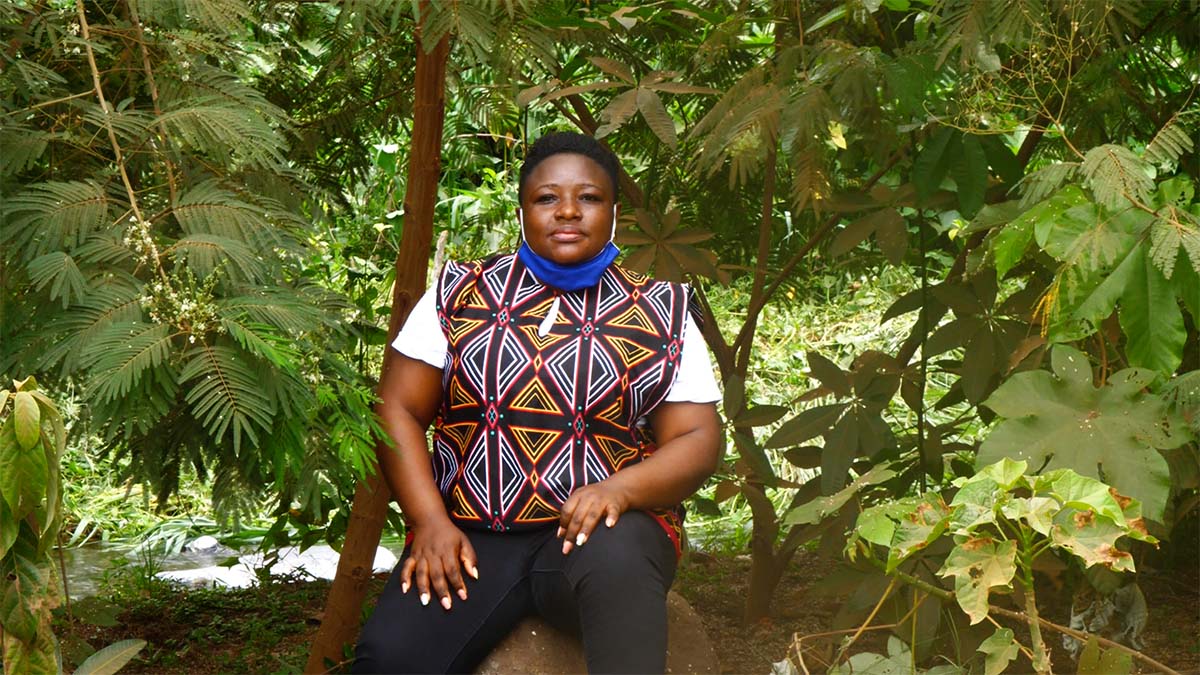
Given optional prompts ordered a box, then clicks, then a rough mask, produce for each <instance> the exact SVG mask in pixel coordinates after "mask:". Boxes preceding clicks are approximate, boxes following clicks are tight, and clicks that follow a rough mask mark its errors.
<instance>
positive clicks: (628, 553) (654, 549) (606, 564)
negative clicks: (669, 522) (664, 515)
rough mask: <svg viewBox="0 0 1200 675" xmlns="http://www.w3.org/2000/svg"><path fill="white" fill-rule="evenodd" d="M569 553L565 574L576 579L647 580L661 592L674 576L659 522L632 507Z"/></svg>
mask: <svg viewBox="0 0 1200 675" xmlns="http://www.w3.org/2000/svg"><path fill="white" fill-rule="evenodd" d="M569 555H571V556H577V559H576V560H574V561H571V562H570V563H569V564H568V568H569V571H568V572H567V575H568V577H574V579H573V580H574V581H576V582H577V583H580V582H584V581H585V580H591V581H593V582H597V581H599V582H608V583H622V584H629V583H631V582H632V583H637V582H638V581H639V580H640V581H641V582H643V583H649V584H651V585H654V586H661V588H662V591H663V593H664V594H665V593H666V589H667V588H668V587H670V585H671V581H672V580H673V579H674V576H675V562H676V561H675V549H674V546H673V545H672V543H671V541H670V539H668V537H667V534H666V532H665V531H664V530H663V529H662V526H660V525H659V524H658V522H657V521H656V520H654V519H653V518H652V517H650V516H649V515H647V514H645V513H642V512H640V511H633V512H629V513H626V514H624V515H622V516H621V518H620V519H619V520H618V521H617V523H616V524H615V525H614V526H613V527H611V528H608V527H605V526H604V525H603V524H601V525H600V526H599V527H597V528H596V531H594V532H593V533H592V536H591V538H589V540H588V542H587V543H586V544H585V545H584V546H580V547H578V548H576V549H575V550H573V551H572V552H571V553H570V554H569Z"/></svg>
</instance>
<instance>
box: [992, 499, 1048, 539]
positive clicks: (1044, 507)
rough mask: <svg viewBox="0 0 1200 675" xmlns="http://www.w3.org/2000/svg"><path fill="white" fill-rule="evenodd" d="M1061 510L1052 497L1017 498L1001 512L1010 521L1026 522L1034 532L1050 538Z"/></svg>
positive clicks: (1008, 502) (1004, 506)
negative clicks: (1051, 530)
mask: <svg viewBox="0 0 1200 675" xmlns="http://www.w3.org/2000/svg"><path fill="white" fill-rule="evenodd" d="M1059 509H1060V505H1059V503H1058V502H1057V501H1055V500H1054V499H1053V498H1051V497H1017V498H1013V499H1010V500H1008V501H1006V502H1005V503H1004V505H1003V506H1001V507H1000V512H1001V513H1002V514H1004V517H1005V518H1008V519H1009V520H1014V521H1015V520H1024V521H1025V522H1026V524H1028V525H1029V527H1031V528H1033V531H1034V532H1037V533H1038V534H1041V535H1042V536H1047V537H1048V536H1050V529H1051V527H1052V525H1053V518H1054V514H1056V513H1058V511H1059Z"/></svg>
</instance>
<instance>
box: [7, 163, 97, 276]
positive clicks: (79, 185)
mask: <svg viewBox="0 0 1200 675" xmlns="http://www.w3.org/2000/svg"><path fill="white" fill-rule="evenodd" d="M108 208H109V203H108V196H107V195H106V194H105V190H104V188H103V187H102V186H101V185H100V184H99V183H96V182H93V181H71V182H57V181H51V182H45V183H39V184H37V185H34V186H33V187H31V188H29V189H28V190H25V191H24V192H21V193H18V194H16V195H14V196H12V197H11V198H9V199H6V200H5V202H4V205H3V214H4V224H3V229H2V230H0V242H3V243H4V244H5V245H6V246H13V247H15V248H16V249H17V250H18V251H19V252H20V253H21V254H22V255H24V256H26V257H30V258H32V257H34V256H39V255H44V254H46V253H49V252H50V251H54V250H61V249H66V248H73V247H75V246H78V245H79V244H81V243H83V241H84V240H85V239H87V238H88V237H89V236H90V235H91V234H92V233H93V232H95V231H96V230H99V229H100V228H102V227H104V226H105V225H106V224H108Z"/></svg>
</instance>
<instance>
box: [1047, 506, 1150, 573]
mask: <svg viewBox="0 0 1200 675" xmlns="http://www.w3.org/2000/svg"><path fill="white" fill-rule="evenodd" d="M1127 531H1128V528H1126V527H1122V526H1120V525H1118V524H1117V523H1114V522H1113V521H1112V519H1111V518H1107V517H1105V516H1102V515H1100V514H1098V513H1096V512H1095V511H1092V510H1090V509H1076V508H1069V507H1068V508H1064V509H1062V510H1061V511H1059V512H1058V513H1057V514H1056V515H1055V516H1054V525H1053V527H1051V528H1050V540H1051V541H1053V542H1054V543H1055V544H1056V545H1058V546H1060V547H1062V548H1065V549H1067V550H1068V551H1070V552H1071V553H1074V554H1075V555H1076V556H1078V557H1079V558H1081V559H1082V560H1083V562H1084V564H1085V565H1086V566H1088V567H1091V566H1092V565H1104V566H1105V567H1108V568H1110V569H1113V570H1116V571H1120V572H1132V571H1134V565H1133V556H1132V555H1130V554H1129V553H1128V552H1127V551H1122V550H1121V549H1119V548H1117V540H1118V539H1120V538H1121V537H1123V536H1125V535H1126V534H1127Z"/></svg>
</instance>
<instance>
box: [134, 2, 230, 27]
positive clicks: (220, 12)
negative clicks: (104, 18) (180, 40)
mask: <svg viewBox="0 0 1200 675" xmlns="http://www.w3.org/2000/svg"><path fill="white" fill-rule="evenodd" d="M132 1H133V2H135V3H136V5H137V9H138V12H139V14H140V18H141V19H142V20H143V21H152V22H154V23H158V24H162V25H164V26H168V27H184V26H196V25H197V24H198V25H199V26H200V27H202V28H205V29H209V30H214V31H220V32H236V31H239V30H241V29H242V27H243V26H244V25H245V23H244V22H245V21H247V20H249V19H250V18H251V16H252V13H251V11H250V7H249V6H248V5H247V4H246V3H245V2H242V0H132Z"/></svg>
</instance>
